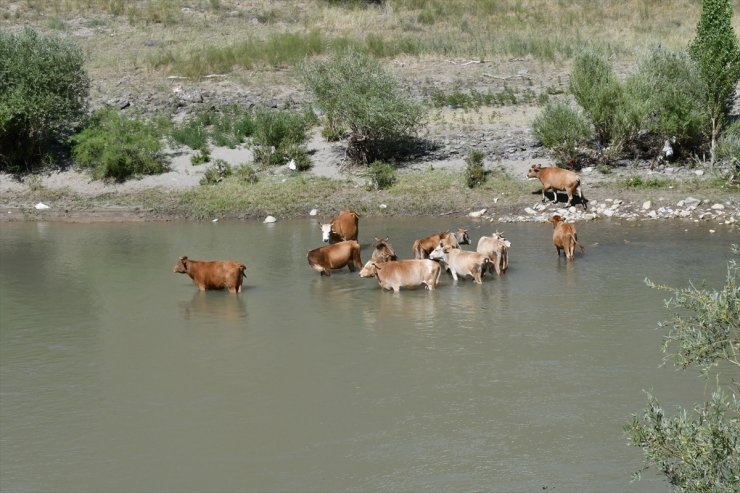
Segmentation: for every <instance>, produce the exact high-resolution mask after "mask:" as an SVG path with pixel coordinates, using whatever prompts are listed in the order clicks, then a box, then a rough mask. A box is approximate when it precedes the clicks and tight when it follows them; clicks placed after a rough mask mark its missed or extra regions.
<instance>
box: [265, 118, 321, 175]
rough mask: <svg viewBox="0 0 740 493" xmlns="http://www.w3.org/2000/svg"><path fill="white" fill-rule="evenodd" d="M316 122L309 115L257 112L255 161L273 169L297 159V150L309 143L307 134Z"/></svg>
mask: <svg viewBox="0 0 740 493" xmlns="http://www.w3.org/2000/svg"><path fill="white" fill-rule="evenodd" d="M314 118H315V117H314ZM312 122H313V119H312V118H311V117H309V116H308V114H307V113H297V112H293V111H279V110H272V109H262V110H259V111H257V112H256V114H255V116H254V134H253V140H254V144H255V149H254V155H255V160H256V161H257V162H260V163H262V164H264V165H268V166H269V165H279V164H284V163H285V162H286V161H288V160H289V159H291V158H294V157H295V155H296V154H297V149H300V148H301V147H300V146H301V144H303V143H304V142H305V141H306V139H307V135H306V132H307V131H308V128H309V127H310V125H311V123H312ZM306 157H307V156H306ZM299 159H304V158H302V157H299Z"/></svg>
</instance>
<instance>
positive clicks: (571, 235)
mask: <svg viewBox="0 0 740 493" xmlns="http://www.w3.org/2000/svg"><path fill="white" fill-rule="evenodd" d="M547 221H548V222H551V223H552V227H553V232H552V242H553V244H554V245H555V249H556V250H557V251H558V258H560V250H563V252H564V253H565V258H567V259H568V260H573V257H574V252H575V247H576V245H578V248H580V249H581V255H583V254H585V253H586V249H585V248H583V246H582V245H581V244H580V243H578V234H577V233H576V227H575V226H574V225H573V224H567V223H566V222H565V219H563V218H562V217H560V216H559V215H557V214H555V215H554V216H552V217H551V218H550V219H548V220H547Z"/></svg>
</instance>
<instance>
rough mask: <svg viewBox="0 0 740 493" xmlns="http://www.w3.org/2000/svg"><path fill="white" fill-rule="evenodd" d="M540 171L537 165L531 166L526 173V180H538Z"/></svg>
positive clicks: (540, 168) (540, 167)
mask: <svg viewBox="0 0 740 493" xmlns="http://www.w3.org/2000/svg"><path fill="white" fill-rule="evenodd" d="M540 171H542V166H540V165H539V164H533V165H532V166H531V167H530V168H529V171H528V172H527V178H539V177H540Z"/></svg>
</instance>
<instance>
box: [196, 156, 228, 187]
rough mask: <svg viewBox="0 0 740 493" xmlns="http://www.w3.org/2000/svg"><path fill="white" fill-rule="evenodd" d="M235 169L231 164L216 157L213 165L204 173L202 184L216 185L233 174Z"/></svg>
mask: <svg viewBox="0 0 740 493" xmlns="http://www.w3.org/2000/svg"><path fill="white" fill-rule="evenodd" d="M233 173H234V171H233V170H232V169H231V165H230V164H229V163H227V162H226V161H224V160H223V159H216V161H215V162H214V163H213V166H212V167H210V168H208V169H207V170H206V172H205V173H203V178H201V179H200V184H201V185H216V184H218V183H220V182H221V181H222V180H223V179H224V178H227V177H229V176H231V175H232V174H233Z"/></svg>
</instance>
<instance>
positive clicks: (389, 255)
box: [370, 237, 398, 264]
mask: <svg viewBox="0 0 740 493" xmlns="http://www.w3.org/2000/svg"><path fill="white" fill-rule="evenodd" d="M370 260H372V261H373V262H375V263H378V264H382V263H383V262H390V261H391V260H398V257H396V252H395V250H393V245H391V242H390V241H389V238H388V237H385V238H382V239H381V238H375V244H374V245H373V256H372V257H370Z"/></svg>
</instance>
